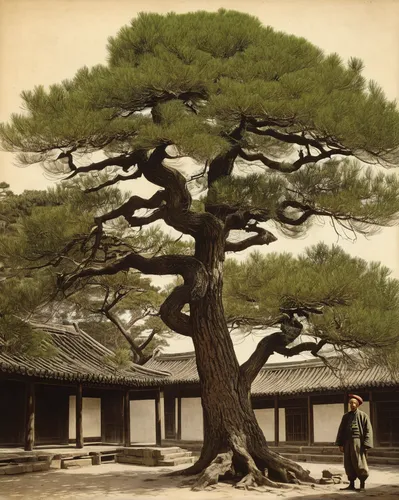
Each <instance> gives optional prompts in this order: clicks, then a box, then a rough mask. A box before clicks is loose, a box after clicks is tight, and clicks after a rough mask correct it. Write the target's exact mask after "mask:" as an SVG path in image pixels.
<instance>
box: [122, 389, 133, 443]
mask: <svg viewBox="0 0 399 500" xmlns="http://www.w3.org/2000/svg"><path fill="white" fill-rule="evenodd" d="M123 443H124V446H130V443H131V438H130V391H129V389H126V391H125V394H124V398H123Z"/></svg>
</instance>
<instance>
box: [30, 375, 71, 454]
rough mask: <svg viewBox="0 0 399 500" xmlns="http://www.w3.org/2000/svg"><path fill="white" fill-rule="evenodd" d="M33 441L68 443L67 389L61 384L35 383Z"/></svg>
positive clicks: (39, 443)
mask: <svg viewBox="0 0 399 500" xmlns="http://www.w3.org/2000/svg"><path fill="white" fill-rule="evenodd" d="M35 396H36V407H35V443H36V444H37V445H46V444H48V445H50V444H68V438H69V391H68V390H66V389H65V387H62V386H58V387H57V386H52V385H36V389H35Z"/></svg>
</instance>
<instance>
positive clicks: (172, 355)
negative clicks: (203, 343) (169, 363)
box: [154, 351, 195, 360]
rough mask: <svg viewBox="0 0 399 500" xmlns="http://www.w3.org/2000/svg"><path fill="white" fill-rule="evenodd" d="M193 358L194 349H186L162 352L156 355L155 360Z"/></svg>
mask: <svg viewBox="0 0 399 500" xmlns="http://www.w3.org/2000/svg"><path fill="white" fill-rule="evenodd" d="M191 358H194V359H195V351H186V352H170V353H162V354H159V355H158V356H156V357H155V358H154V359H155V360H163V359H165V360H174V359H191Z"/></svg>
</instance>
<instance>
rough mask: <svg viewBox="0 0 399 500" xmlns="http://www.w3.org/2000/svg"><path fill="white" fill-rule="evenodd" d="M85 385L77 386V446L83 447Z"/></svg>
mask: <svg viewBox="0 0 399 500" xmlns="http://www.w3.org/2000/svg"><path fill="white" fill-rule="evenodd" d="M82 414H83V387H82V384H78V386H77V387H76V448H83V415H82Z"/></svg>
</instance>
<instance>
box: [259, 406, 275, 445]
mask: <svg viewBox="0 0 399 500" xmlns="http://www.w3.org/2000/svg"><path fill="white" fill-rule="evenodd" d="M254 412H255V416H256V420H257V421H258V424H259V427H260V428H261V429H262V432H263V434H264V436H265V438H266V440H267V441H274V439H275V436H274V408H262V409H258V410H254Z"/></svg>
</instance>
